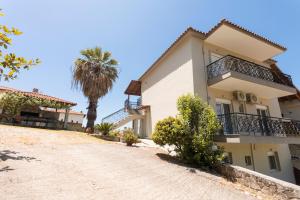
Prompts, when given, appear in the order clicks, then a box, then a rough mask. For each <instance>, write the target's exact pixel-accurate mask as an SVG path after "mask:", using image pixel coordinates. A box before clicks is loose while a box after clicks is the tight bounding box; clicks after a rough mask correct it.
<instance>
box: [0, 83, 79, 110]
mask: <svg viewBox="0 0 300 200" xmlns="http://www.w3.org/2000/svg"><path fill="white" fill-rule="evenodd" d="M1 91H2V92H17V93H21V94H24V95H27V96H31V97H37V98H41V99H46V100H50V101H56V102H59V103H64V104H67V105H70V106H76V105H77V104H76V103H74V102H71V101H67V100H64V99H60V98H57V97H53V96H49V95H46V94H42V93H39V92H27V91H22V90H18V89H14V88H10V87H5V86H0V92H1Z"/></svg>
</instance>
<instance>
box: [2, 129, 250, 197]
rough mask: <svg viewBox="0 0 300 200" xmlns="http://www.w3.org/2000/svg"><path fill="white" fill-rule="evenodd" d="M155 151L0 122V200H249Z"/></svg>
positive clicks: (225, 184)
mask: <svg viewBox="0 0 300 200" xmlns="http://www.w3.org/2000/svg"><path fill="white" fill-rule="evenodd" d="M160 153H163V152H161V151H160V150H158V149H154V148H145V147H139V148H137V147H126V146H124V145H122V144H116V143H109V142H104V141H102V140H99V139H96V138H92V137H89V136H86V135H84V134H82V133H76V132H68V131H50V130H41V129H31V128H21V127H12V126H4V125H0V199H30V200H32V199H37V200H42V199H53V200H54V199H55V200H58V199H63V200H69V199H70V200H72V199H80V200H85V199H88V200H89V199H104V200H111V199H122V200H123V199H139V200H148V199H149V200H150V199H170V200H173V199H231V200H232V199H243V200H247V199H255V198H254V197H253V196H252V195H250V194H249V193H247V192H243V191H242V190H241V189H238V187H237V185H235V184H232V183H230V182H227V181H226V180H224V179H223V178H221V177H218V176H214V175H211V174H209V173H205V172H201V171H199V170H195V169H192V168H189V167H185V166H180V165H178V164H174V163H170V162H168V161H166V160H164V159H162V158H161V157H162V156H159V155H162V154H160Z"/></svg>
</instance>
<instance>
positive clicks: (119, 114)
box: [102, 99, 141, 123]
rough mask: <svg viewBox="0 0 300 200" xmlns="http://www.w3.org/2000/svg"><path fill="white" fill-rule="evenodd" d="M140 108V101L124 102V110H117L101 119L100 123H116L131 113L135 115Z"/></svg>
mask: <svg viewBox="0 0 300 200" xmlns="http://www.w3.org/2000/svg"><path fill="white" fill-rule="evenodd" d="M140 107H141V100H140V99H137V101H128V100H126V101H125V103H124V108H121V109H119V110H117V111H116V112H114V113H112V114H110V115H108V116H106V117H104V118H102V123H104V122H106V123H117V122H119V121H121V120H123V119H125V118H126V117H128V116H129V115H130V114H132V112H135V114H137V113H138V111H136V110H137V109H139V108H140Z"/></svg>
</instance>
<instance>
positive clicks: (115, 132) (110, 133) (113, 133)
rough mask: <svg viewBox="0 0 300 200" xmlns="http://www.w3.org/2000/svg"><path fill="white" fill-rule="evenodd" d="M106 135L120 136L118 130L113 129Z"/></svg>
mask: <svg viewBox="0 0 300 200" xmlns="http://www.w3.org/2000/svg"><path fill="white" fill-rule="evenodd" d="M108 135H109V136H111V137H120V135H121V133H120V131H118V130H113V131H110V132H109V134H108Z"/></svg>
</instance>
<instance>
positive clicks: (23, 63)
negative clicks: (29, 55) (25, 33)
mask: <svg viewBox="0 0 300 200" xmlns="http://www.w3.org/2000/svg"><path fill="white" fill-rule="evenodd" d="M0 16H3V13H0ZM21 34H22V32H21V31H19V30H18V29H16V28H8V27H7V26H4V25H0V77H2V76H3V77H4V79H5V80H9V79H15V78H16V77H17V74H18V73H19V72H20V70H21V69H28V68H29V67H30V66H33V65H36V64H39V63H40V60H39V59H35V60H26V59H25V58H23V57H18V56H16V55H15V54H14V53H7V48H8V46H10V45H11V44H12V39H11V36H18V35H21ZM4 51H5V52H4Z"/></svg>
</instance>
